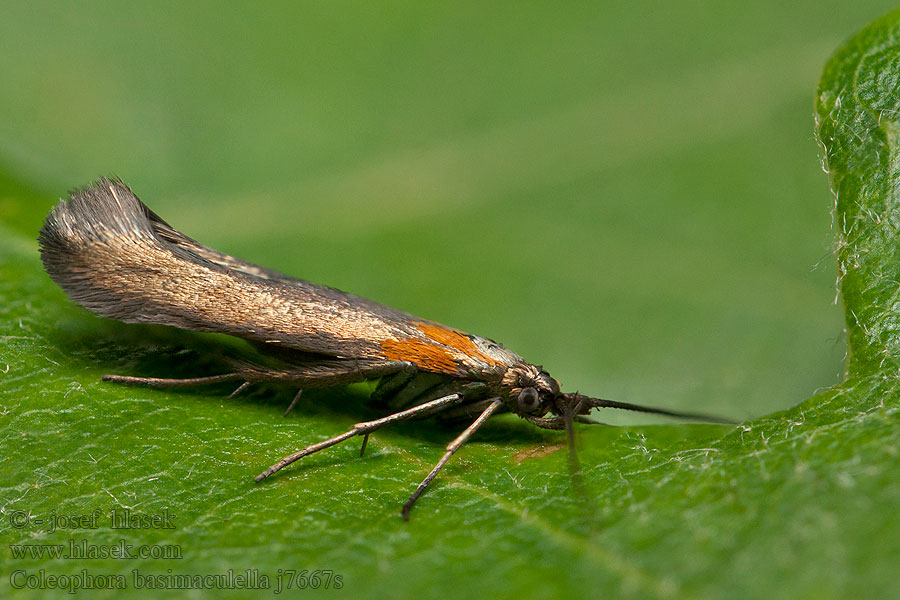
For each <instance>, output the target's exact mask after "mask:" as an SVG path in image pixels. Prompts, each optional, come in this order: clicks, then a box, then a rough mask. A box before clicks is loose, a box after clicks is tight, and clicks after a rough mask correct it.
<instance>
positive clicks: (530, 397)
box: [519, 387, 541, 412]
mask: <svg viewBox="0 0 900 600" xmlns="http://www.w3.org/2000/svg"><path fill="white" fill-rule="evenodd" d="M540 403H541V400H540V397H539V396H538V391H537V390H536V389H534V388H533V387H527V388H524V389H522V391H521V392H519V410H521V411H523V412H531V411H533V410H534V409H536V408H537V407H538V405H539V404H540Z"/></svg>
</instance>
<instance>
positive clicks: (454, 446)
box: [400, 398, 503, 521]
mask: <svg viewBox="0 0 900 600" xmlns="http://www.w3.org/2000/svg"><path fill="white" fill-rule="evenodd" d="M501 406H503V399H502V398H492V399H491V401H490V404H488V405H487V407H486V408H485V409H484V411H482V413H481V414H480V415H478V418H477V419H475V421H474V422H473V423H472V424H471V425H469V426H468V427H467V428H466V430H465V431H463V432H462V433H461V434H459V435H458V436H457V437H456V439H455V440H453V441H452V442H450V443H449V444H447V451H446V452H444V456H442V457H441V460H439V461H438V463H437V464H436V465H434V468H433V469H431V472H429V473H428V475H426V476H425V479H423V480H422V483H420V484H419V487H417V488H416V491H415V492H413V494H412V496H410V497H409V500H407V501H406V504H404V505H403V510H401V511H400V514H402V515H403V518H404V519H406V520H407V521H409V511H410V510H412V507H413V504H415V503H416V500H418V499H419V496H421V495H422V492H424V491H425V488H427V487H428V484H429V483H431V482H432V480H434V478H435V477H436V476H437V474H438V472H439V471H440V470H441V469H443V468H444V465H446V464H447V461H449V460H450V457H451V456H453V455H454V454H455V453H456V451H457V450H459V449H460V448H461V447H462V445H463V444H465V443H466V442H467V441H468V440H469V438H470V437H472V434H473V433H475V432H476V431H478V429H479V428H480V427H481V426H482V425H484V424H485V422H486V421H487V420H488V419H490V418H491V415H493V414H494V413H495V412H496V411H497V410H498V409H499V408H500V407H501Z"/></svg>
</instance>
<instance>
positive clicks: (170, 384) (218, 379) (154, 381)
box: [101, 372, 244, 391]
mask: <svg viewBox="0 0 900 600" xmlns="http://www.w3.org/2000/svg"><path fill="white" fill-rule="evenodd" d="M101 379H102V380H103V381H111V382H112V383H118V384H121V385H134V386H141V387H151V388H182V387H185V388H186V387H198V386H203V385H213V384H215V383H222V382H224V381H238V380H241V379H244V376H243V375H241V374H240V373H238V372H234V373H223V374H221V375H209V376H208V377H187V378H184V379H166V378H161V377H132V376H130V375H104V376H103V377H101ZM243 387H244V386H243V385H242V386H241V387H239V388H238V390H240V389H243ZM236 391H237V390H236Z"/></svg>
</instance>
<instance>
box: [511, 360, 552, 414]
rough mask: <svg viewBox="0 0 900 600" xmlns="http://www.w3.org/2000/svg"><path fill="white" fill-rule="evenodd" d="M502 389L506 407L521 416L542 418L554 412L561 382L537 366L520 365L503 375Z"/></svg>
mask: <svg viewBox="0 0 900 600" xmlns="http://www.w3.org/2000/svg"><path fill="white" fill-rule="evenodd" d="M501 387H502V389H503V392H504V394H505V395H506V406H507V408H508V409H509V410H510V411H511V412H514V413H516V414H517V415H519V416H523V417H525V416H531V417H541V416H543V415H545V414H547V413H548V412H550V411H551V410H553V408H554V406H555V404H556V400H557V399H558V398H559V397H560V393H559V382H557V381H556V380H555V379H553V378H552V377H550V374H549V373H547V372H546V371H545V370H544V369H542V368H541V367H539V366H535V365H528V364H518V365H515V366H513V367H510V368H509V369H507V370H506V373H504V374H503V378H502V380H501Z"/></svg>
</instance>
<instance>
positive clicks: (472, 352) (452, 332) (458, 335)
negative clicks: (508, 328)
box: [415, 323, 500, 365]
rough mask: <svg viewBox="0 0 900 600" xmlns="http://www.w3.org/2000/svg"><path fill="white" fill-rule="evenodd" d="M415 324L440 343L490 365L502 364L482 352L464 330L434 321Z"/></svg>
mask: <svg viewBox="0 0 900 600" xmlns="http://www.w3.org/2000/svg"><path fill="white" fill-rule="evenodd" d="M415 326H416V327H418V328H419V329H420V330H421V331H422V333H424V334H425V335H427V336H428V337H429V338H431V339H433V340H434V341H436V342H438V343H439V344H443V345H444V346H447V347H448V348H454V349H456V350H459V351H460V352H462V353H463V354H466V355H468V356H472V357H475V358H477V359H478V360H480V361H482V362H485V363H487V364H489V365H498V364H500V363H499V362H497V361H496V360H494V359H493V358H491V357H490V356H488V355H486V354H484V353H483V352H481V350H479V349H478V346H476V345H475V342H473V341H472V340H471V339H469V336H467V335H466V334H464V333H463V332H462V331H458V330H456V329H451V328H449V327H444V326H443V325H436V324H434V323H415Z"/></svg>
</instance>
